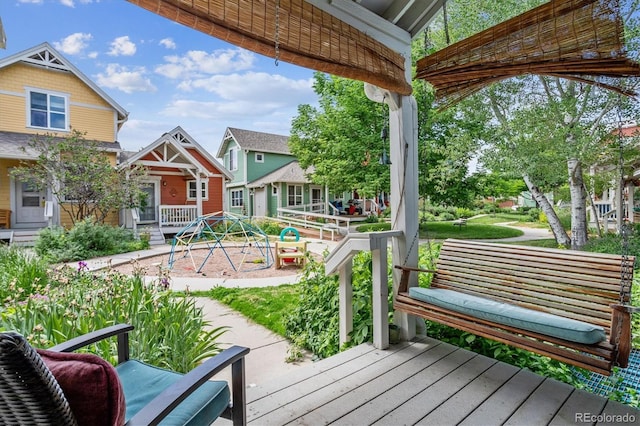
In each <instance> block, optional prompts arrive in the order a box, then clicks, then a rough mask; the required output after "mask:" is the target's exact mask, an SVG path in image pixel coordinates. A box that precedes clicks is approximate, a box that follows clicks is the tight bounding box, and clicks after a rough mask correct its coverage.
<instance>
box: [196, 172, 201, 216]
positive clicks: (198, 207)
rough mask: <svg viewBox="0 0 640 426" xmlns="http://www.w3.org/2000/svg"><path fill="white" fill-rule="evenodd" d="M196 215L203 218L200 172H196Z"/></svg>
mask: <svg viewBox="0 0 640 426" xmlns="http://www.w3.org/2000/svg"><path fill="white" fill-rule="evenodd" d="M196 215H197V216H198V217H200V216H202V179H201V178H200V172H199V171H198V172H196Z"/></svg>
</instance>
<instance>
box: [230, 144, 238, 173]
mask: <svg viewBox="0 0 640 426" xmlns="http://www.w3.org/2000/svg"><path fill="white" fill-rule="evenodd" d="M229 170H231V171H232V172H233V171H235V170H238V150H237V149H232V150H230V151H229Z"/></svg>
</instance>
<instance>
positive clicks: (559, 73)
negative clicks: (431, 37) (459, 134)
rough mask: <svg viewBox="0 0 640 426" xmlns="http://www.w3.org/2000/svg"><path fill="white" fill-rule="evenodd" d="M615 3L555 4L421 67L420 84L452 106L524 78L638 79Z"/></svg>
mask: <svg viewBox="0 0 640 426" xmlns="http://www.w3.org/2000/svg"><path fill="white" fill-rule="evenodd" d="M622 30H623V27H622V21H621V19H620V12H619V4H618V1H617V0H552V1H551V2H549V3H545V4H543V5H541V6H539V7H537V8H535V9H532V10H530V11H529V12H526V13H524V14H522V15H519V16H516V17H515V18H512V19H510V20H508V21H505V22H503V23H501V24H499V25H497V26H495V27H492V28H489V29H487V30H485V31H482V32H480V33H478V34H476V35H474V36H472V37H469V38H467V39H465V40H462V41H460V42H458V43H455V44H453V45H451V46H449V47H447V48H445V49H442V50H440V51H438V52H436V53H434V54H432V55H429V56H427V57H425V58H423V59H421V60H419V61H418V64H417V71H416V78H422V79H425V80H427V81H428V82H429V83H431V84H432V85H433V86H434V87H435V89H436V96H437V97H438V99H439V100H441V101H443V104H444V105H445V106H450V105H452V104H454V103H456V102H458V101H460V100H462V99H464V98H465V97H467V96H469V95H471V94H473V93H475V92H477V91H478V90H480V89H482V88H483V87H485V86H487V85H489V84H491V83H493V82H496V81H500V80H504V79H507V78H510V77H515V76H518V75H523V74H539V75H547V76H555V77H562V78H568V79H572V80H577V81H581V82H587V83H590V84H596V85H598V86H601V87H605V88H607V89H611V90H616V91H618V92H620V93H622V94H625V95H633V94H634V93H630V92H626V91H624V90H623V89H622V88H620V87H618V86H615V85H612V84H607V83H605V82H603V81H600V80H598V79H597V77H630V76H638V75H640V66H639V65H638V64H637V63H635V62H633V61H631V60H629V59H628V58H627V57H626V56H625V52H624V49H623V42H622V39H623V36H622Z"/></svg>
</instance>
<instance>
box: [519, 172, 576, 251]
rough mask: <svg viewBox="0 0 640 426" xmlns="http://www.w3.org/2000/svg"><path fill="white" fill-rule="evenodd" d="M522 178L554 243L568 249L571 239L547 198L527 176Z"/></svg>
mask: <svg viewBox="0 0 640 426" xmlns="http://www.w3.org/2000/svg"><path fill="white" fill-rule="evenodd" d="M522 177H523V179H524V183H526V184H527V188H529V192H531V196H532V197H533V199H534V200H536V203H538V205H539V206H540V208H541V209H542V211H543V212H544V214H545V215H546V216H547V220H548V221H549V227H550V228H551V232H553V236H554V237H555V239H556V242H557V243H558V244H560V245H563V246H565V247H569V245H570V244H571V239H570V238H569V236H568V235H567V231H565V230H564V228H563V227H562V224H561V223H560V219H559V218H558V215H557V214H556V211H555V210H554V209H553V206H552V205H551V203H550V202H549V200H548V199H547V197H546V196H545V195H544V194H543V193H542V191H540V188H538V187H537V186H536V185H534V184H533V182H531V179H530V178H529V176H528V175H526V174H525V175H523V176H522Z"/></svg>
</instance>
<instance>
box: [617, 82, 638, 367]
mask: <svg viewBox="0 0 640 426" xmlns="http://www.w3.org/2000/svg"><path fill="white" fill-rule="evenodd" d="M620 104H621V98H620V95H619V94H618V109H617V114H618V148H619V155H620V157H619V159H618V161H619V164H618V166H619V171H620V177H619V184H618V185H620V191H622V185H623V182H624V143H623V141H622V112H621V111H620ZM618 214H620V215H622V214H624V209H623V206H618ZM619 232H620V236H621V237H622V259H621V261H620V295H619V299H620V304H621V305H624V304H627V303H629V301H630V300H631V286H632V285H633V266H634V265H633V264H632V263H631V262H630V260H629V235H630V233H631V229H630V226H629V224H628V223H627V221H626V220H624V218H623V222H622V224H621V225H620V230H619ZM612 331H613V330H612ZM621 335H622V327H617V330H616V335H615V336H614V345H615V348H616V354H617V353H618V347H619V346H620V336H621ZM616 358H617V355H616ZM615 363H616V364H617V359H616V360H615Z"/></svg>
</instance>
